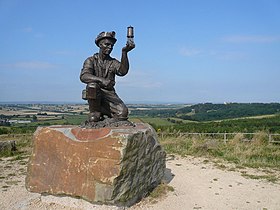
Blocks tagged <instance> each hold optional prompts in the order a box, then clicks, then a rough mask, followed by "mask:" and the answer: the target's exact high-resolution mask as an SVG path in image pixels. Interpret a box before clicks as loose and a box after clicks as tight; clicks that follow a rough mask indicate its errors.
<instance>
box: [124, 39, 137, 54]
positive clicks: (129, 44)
mask: <svg viewBox="0 0 280 210" xmlns="http://www.w3.org/2000/svg"><path fill="white" fill-rule="evenodd" d="M134 48H135V44H134V42H133V41H132V40H128V41H127V43H126V46H125V47H123V48H122V51H123V52H129V51H130V50H132V49H134Z"/></svg>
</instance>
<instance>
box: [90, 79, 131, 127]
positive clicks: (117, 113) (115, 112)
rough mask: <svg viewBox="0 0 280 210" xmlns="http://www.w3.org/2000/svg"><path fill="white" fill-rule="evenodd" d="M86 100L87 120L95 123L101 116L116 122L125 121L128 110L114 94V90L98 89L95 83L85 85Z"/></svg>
mask: <svg viewBox="0 0 280 210" xmlns="http://www.w3.org/2000/svg"><path fill="white" fill-rule="evenodd" d="M87 99H88V103H89V111H90V115H89V120H90V121H94V122H97V121H99V120H100V119H101V117H102V116H103V115H107V116H109V117H112V118H116V119H118V120H127V116H128V109H127V107H126V105H125V104H124V103H123V101H122V100H121V99H120V98H119V96H118V95H117V94H116V92H115V89H112V90H106V89H103V88H100V86H99V85H98V84H97V83H89V84H88V85H87Z"/></svg>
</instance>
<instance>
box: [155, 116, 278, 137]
mask: <svg viewBox="0 0 280 210" xmlns="http://www.w3.org/2000/svg"><path fill="white" fill-rule="evenodd" d="M154 126H155V129H161V130H167V129H170V128H171V127H170V126H157V125H154ZM172 129H175V130H179V131H181V132H199V133H226V132H227V133H234V132H243V133H246V132H248V133H253V132H258V131H266V132H268V133H280V115H276V116H275V117H269V118H262V119H238V120H223V121H220V122H200V123H197V122H193V123H192V122H189V123H183V124H174V125H172Z"/></svg>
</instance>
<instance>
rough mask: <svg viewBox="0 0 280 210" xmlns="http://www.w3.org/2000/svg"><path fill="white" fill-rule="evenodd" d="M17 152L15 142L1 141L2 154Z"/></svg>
mask: <svg viewBox="0 0 280 210" xmlns="http://www.w3.org/2000/svg"><path fill="white" fill-rule="evenodd" d="M16 150H17V148H16V141H15V140H7V141H0V152H4V151H8V152H13V151H16Z"/></svg>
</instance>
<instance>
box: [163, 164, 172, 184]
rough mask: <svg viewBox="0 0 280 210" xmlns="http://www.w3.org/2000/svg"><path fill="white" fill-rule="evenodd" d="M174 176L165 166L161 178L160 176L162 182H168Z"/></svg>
mask: <svg viewBox="0 0 280 210" xmlns="http://www.w3.org/2000/svg"><path fill="white" fill-rule="evenodd" d="M174 176H175V174H173V173H172V172H171V169H169V168H166V169H165V171H164V175H163V178H162V181H163V183H166V184H169V183H170V182H171V181H172V179H173V178H174Z"/></svg>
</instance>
